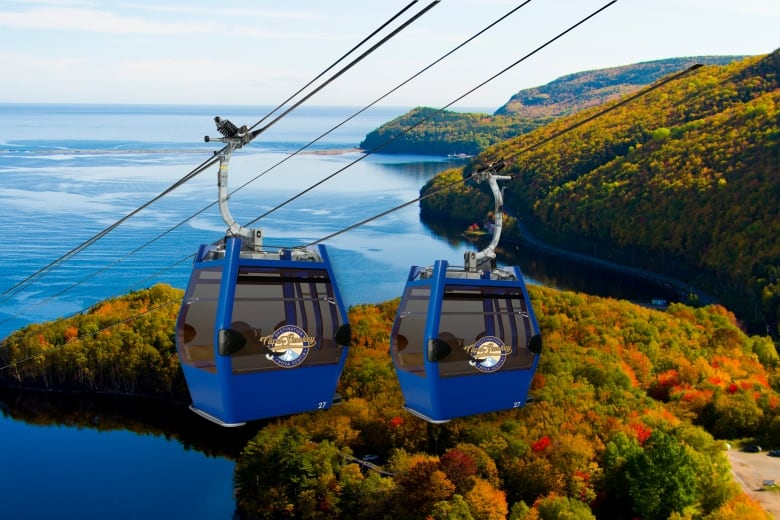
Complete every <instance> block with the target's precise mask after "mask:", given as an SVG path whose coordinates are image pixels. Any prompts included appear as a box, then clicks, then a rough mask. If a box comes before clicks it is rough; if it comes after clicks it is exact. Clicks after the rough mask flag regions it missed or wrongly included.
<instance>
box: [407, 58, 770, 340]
mask: <svg viewBox="0 0 780 520" xmlns="http://www.w3.org/2000/svg"><path fill="white" fill-rule="evenodd" d="M778 72H780V52H774V53H772V54H770V55H768V56H764V57H754V58H748V59H745V60H743V61H739V62H735V63H733V64H730V65H727V66H705V67H702V68H700V69H698V70H696V71H694V72H692V73H691V74H690V75H688V76H686V77H684V78H682V79H680V80H678V81H675V82H673V83H670V84H668V85H666V86H664V87H662V88H660V89H659V90H657V91H655V92H652V93H650V94H648V95H647V96H645V97H642V98H641V99H639V100H637V101H635V102H632V103H630V104H628V105H625V106H623V107H620V108H619V109H617V110H615V111H612V112H610V113H608V114H606V115H605V116H603V117H600V118H598V119H596V120H594V121H592V122H589V123H587V124H585V125H583V126H581V127H579V128H576V129H575V130H574V131H571V132H568V133H565V134H564V135H562V136H561V137H558V138H555V139H552V140H550V141H549V142H547V143H545V144H543V145H542V146H536V145H535V143H540V142H542V141H543V140H544V139H545V138H547V137H549V136H552V135H555V134H556V133H559V132H562V131H564V130H565V129H566V128H569V127H571V126H572V125H575V124H576V123H577V122H578V121H580V120H582V119H584V118H587V117H590V116H592V115H593V114H594V113H596V112H598V111H600V110H601V108H594V109H590V110H586V111H583V112H580V113H578V114H577V115H575V116H572V117H569V118H562V119H559V120H556V121H555V122H553V123H551V124H549V125H547V126H545V127H543V128H541V129H539V130H537V131H535V132H533V133H530V134H527V135H523V136H521V137H519V138H516V139H512V140H508V141H506V142H503V143H501V144H499V145H496V146H494V147H492V148H490V149H489V150H487V151H486V152H485V153H484V154H482V155H481V156H479V157H478V158H477V159H476V160H475V161H474V163H472V164H471V165H469V166H468V167H467V169H468V171H471V170H472V169H473V168H477V167H480V165H484V164H487V163H489V162H494V161H497V160H500V159H507V160H508V163H509V165H508V167H507V168H506V169H505V170H504V171H502V173H507V174H511V175H513V176H514V180H512V181H510V182H508V183H507V190H506V194H505V203H506V206H507V208H508V210H509V212H510V213H511V214H513V215H515V216H516V217H518V218H522V219H524V221H525V223H526V224H528V225H529V226H530V227H531V228H532V229H533V231H534V232H535V234H538V235H542V236H544V237H545V238H546V239H547V240H548V241H551V242H554V243H556V244H557V245H562V246H564V247H566V248H579V249H580V250H581V251H583V252H586V253H592V252H593V250H594V248H595V247H596V246H598V251H599V252H600V254H606V253H608V252H611V253H612V255H613V258H612V259H617V260H618V261H621V262H624V263H633V264H634V265H638V266H640V267H646V268H651V269H654V270H656V271H658V272H662V273H665V274H669V275H672V276H676V277H678V278H682V279H683V280H688V281H690V283H692V284H695V285H701V286H703V287H704V288H705V289H707V290H708V291H710V292H711V293H714V294H715V295H716V296H718V297H719V298H721V301H723V302H725V303H726V304H727V305H728V306H729V308H731V309H734V310H735V311H736V312H737V314H738V315H739V316H740V317H741V318H742V319H744V320H745V321H747V322H748V323H749V325H751V326H752V327H756V329H755V330H761V331H766V327H767V326H768V327H770V328H771V329H772V330H773V332H775V333H776V332H777V325H778V322H779V321H780V281H779V280H778V277H780V240H778V237H779V236H780V214H779V213H780V210H779V209H778V208H780V172H779V171H778V165H779V164H780V119H779V118H780V115H779V114H780V113H779V112H778V107H779V106H780V88H779V87H778V81H780V80H779V78H778ZM529 147H531V148H532V149H531V150H530V151H528V152H523V153H520V150H525V149H527V148H529ZM458 175H460V172H458V171H449V172H445V173H444V174H442V175H441V177H440V178H438V179H434V180H433V181H432V182H431V183H429V185H428V186H426V187H425V188H424V189H423V191H426V190H430V189H431V188H436V187H439V186H442V185H446V184H447V183H448V182H450V181H451V180H452V179H456V178H457V176H458ZM488 207H490V201H489V198H488V195H487V194H486V193H485V192H484V190H478V189H474V188H472V187H470V186H464V187H459V189H458V190H456V191H453V192H446V193H443V194H441V195H436V196H433V197H431V198H429V199H426V200H423V202H422V211H423V216H424V217H425V218H428V219H446V220H447V221H461V222H464V223H470V222H474V221H475V220H476V221H479V220H480V219H484V218H485V213H484V208H488ZM472 208H479V209H480V210H482V211H483V213H481V214H475V213H474V211H473V210H472ZM507 235H508V238H509V239H510V240H511V239H512V232H511V230H510V231H509V232H508V233H507ZM515 238H517V237H515Z"/></svg>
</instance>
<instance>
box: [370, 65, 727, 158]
mask: <svg viewBox="0 0 780 520" xmlns="http://www.w3.org/2000/svg"><path fill="white" fill-rule="evenodd" d="M739 58H740V57H738V56H697V57H694V58H671V59H667V60H658V61H650V62H644V63H637V64H632V65H625V66H622V67H612V68H608V69H600V70H594V71H586V72H578V73H576V74H570V75H568V76H564V77H561V78H558V79H556V80H555V81H552V82H550V83H548V84H547V85H543V86H540V87H535V88H530V89H525V90H521V91H519V92H517V93H516V94H514V95H513V96H512V97H511V98H510V100H509V101H508V102H507V103H506V104H505V105H504V106H502V107H500V108H499V109H498V110H496V112H495V113H494V114H493V115H488V114H475V113H460V112H452V111H447V110H444V111H440V110H438V109H436V108H430V107H418V108H415V109H413V110H411V111H410V112H408V113H406V114H404V115H402V116H400V117H397V118H396V119H394V120H392V121H389V122H388V123H385V124H384V125H382V126H381V127H379V128H377V129H376V130H374V131H372V132H371V133H369V134H368V135H367V136H366V137H365V139H364V140H363V141H362V142H361V143H360V148H363V149H365V150H373V149H378V150H377V151H378V152H379V153H406V154H422V155H448V154H458V153H464V154H468V155H474V154H476V153H479V152H481V151H483V150H485V149H486V148H487V147H489V146H490V145H493V144H496V143H499V142H501V141H503V140H505V139H509V138H512V137H516V136H518V135H520V134H524V133H526V132H530V131H531V130H534V129H536V128H539V127H540V126H542V125H544V124H546V123H549V122H550V121H552V120H553V119H554V118H556V117H560V116H564V115H571V114H574V113H575V112H577V111H579V110H582V109H584V108H588V107H592V106H595V105H599V104H602V103H605V102H608V101H611V100H613V99H616V98H617V97H619V96H621V95H623V94H627V93H630V92H634V91H635V90H637V89H639V88H641V87H642V86H644V85H649V84H650V83H652V82H653V81H655V80H657V79H659V78H661V77H662V76H665V75H666V74H669V73H671V72H675V71H679V70H683V69H685V68H687V67H689V66H691V65H692V64H693V63H705V64H726V63H730V62H732V61H734V60H736V59H739Z"/></svg>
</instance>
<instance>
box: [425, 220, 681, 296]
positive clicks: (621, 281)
mask: <svg viewBox="0 0 780 520" xmlns="http://www.w3.org/2000/svg"><path fill="white" fill-rule="evenodd" d="M421 221H422V223H423V225H424V227H426V228H428V229H429V230H430V231H431V232H432V233H434V234H435V235H436V236H437V237H439V238H442V239H445V240H447V242H448V243H449V244H450V245H452V246H453V247H462V248H463V250H464V251H465V250H467V249H475V250H479V249H481V248H484V247H485V246H487V245H488V244H489V243H490V239H491V236H490V235H483V236H479V237H477V238H476V239H473V238H470V237H467V236H466V235H465V234H464V233H463V229H461V228H460V227H458V226H452V225H447V224H442V223H440V222H429V221H426V220H423V219H421ZM496 256H497V260H498V262H499V264H503V265H517V266H519V267H520V270H521V271H522V273H523V275H524V276H525V277H526V278H527V279H528V283H531V284H535V285H543V286H545V287H551V288H554V289H559V290H565V291H574V292H581V293H586V294H592V295H596V296H602V297H606V298H616V299H621V300H630V301H633V302H637V303H643V304H647V303H650V302H651V301H653V300H664V301H666V302H680V301H682V300H683V299H684V295H682V294H681V293H680V291H679V289H675V288H674V287H672V286H671V285H669V284H667V283H663V282H656V281H652V280H650V279H647V278H645V277H642V276H637V275H631V274H627V273H625V272H620V271H617V270H615V269H610V268H608V267H605V266H601V265H598V264H597V263H593V262H586V261H582V260H576V259H571V258H569V257H567V256H565V255H561V254H556V253H554V252H550V251H548V250H545V249H541V248H539V247H536V246H535V245H534V244H531V243H528V242H525V241H523V242H521V243H512V242H507V241H506V240H502V241H501V242H500V243H499V246H498V247H497V248H496Z"/></svg>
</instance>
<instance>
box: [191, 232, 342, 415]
mask: <svg viewBox="0 0 780 520" xmlns="http://www.w3.org/2000/svg"><path fill="white" fill-rule="evenodd" d="M240 249H241V240H240V239H235V238H228V239H227V240H226V242H225V247H224V251H220V250H217V251H215V250H213V249H211V248H209V247H202V248H201V250H200V252H199V253H198V258H197V259H196V261H195V265H194V269H193V272H192V276H191V279H190V283H189V286H188V288H187V292H186V294H185V297H184V303H183V305H182V309H181V312H180V314H179V319H178V323H177V346H178V349H179V356H180V359H181V362H182V368H183V370H184V375H185V378H186V380H187V386H188V388H189V390H190V395H191V397H192V401H193V404H192V409H193V410H194V411H196V412H197V413H199V414H200V415H202V416H204V417H206V418H208V419H210V420H212V421H214V422H217V423H219V424H222V425H238V424H242V423H244V422H245V421H248V420H254V419H262V418H268V417H276V416H281V415H290V414H294V413H299V412H307V411H313V410H318V409H327V408H329V407H330V406H331V405H332V404H333V402H334V395H335V390H336V385H337V383H338V379H339V376H340V374H341V370H342V369H343V367H344V363H345V361H346V355H347V345H348V344H349V339H350V332H349V325H348V324H347V321H346V312H345V310H344V308H343V306H342V305H341V303H340V301H341V300H340V298H339V295H338V288H337V287H336V284H335V282H334V279H333V273H332V270H331V268H330V263H329V262H328V257H327V253H326V250H325V248H324V246H320V248H319V255H318V257H315V258H314V259H306V260H301V259H294V257H293V256H292V254H291V252H289V251H287V252H282V253H281V254H280V255H279V257H278V258H273V259H267V258H251V257H249V258H247V257H242V256H241V251H240Z"/></svg>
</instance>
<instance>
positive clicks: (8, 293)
mask: <svg viewBox="0 0 780 520" xmlns="http://www.w3.org/2000/svg"><path fill="white" fill-rule="evenodd" d="M440 1H441V0H433V1H432V2H431V3H429V4H428V5H427V6H426V7H424V8H423V9H421V10H420V11H418V12H417V13H415V14H414V15H412V16H411V17H410V18H409V19H408V20H406V21H405V22H404V23H402V24H401V25H400V26H399V27H397V28H395V29H394V30H393V31H391V32H390V33H389V34H388V35H386V36H384V37H383V38H382V39H381V40H380V41H379V42H377V43H375V44H374V45H373V46H371V47H370V48H369V49H368V50H366V51H365V52H363V53H362V54H360V56H358V57H357V58H354V59H353V60H352V61H351V62H350V63H348V64H347V65H345V66H344V67H342V68H341V69H340V70H339V71H338V72H336V73H334V74H333V75H332V76H330V77H329V78H328V79H326V80H325V81H324V82H323V83H322V84H320V85H318V86H317V87H316V88H315V89H313V90H312V91H311V92H309V93H308V94H306V95H305V96H304V97H303V98H302V99H301V100H299V101H297V102H296V103H295V104H293V105H292V106H291V107H289V108H288V109H287V110H285V111H284V112H282V113H281V114H279V115H278V116H277V117H276V118H275V119H273V120H272V121H271V122H270V123H268V124H267V125H265V126H264V127H262V128H260V129H258V130H253V131H251V132H250V133H249V134H248V135H247V138H246V141H245V142H244V143H243V144H248V143H249V142H251V141H252V140H253V139H254V138H255V137H257V136H258V135H260V133H262V132H263V131H265V130H266V129H268V128H269V127H270V126H272V125H273V124H275V123H276V122H278V121H279V120H280V119H281V118H283V117H285V116H286V115H287V114H289V113H290V112H291V111H292V110H294V109H295V108H297V107H298V106H300V105H301V104H302V103H304V102H305V101H307V100H308V99H310V98H311V97H312V96H313V95H315V94H316V93H317V92H319V91H320V90H322V89H323V88H325V86H327V85H329V84H330V83H332V82H333V81H334V80H335V79H336V78H338V77H339V76H341V75H342V74H344V73H345V72H346V71H348V70H349V69H351V68H352V67H353V66H355V65H356V64H357V63H359V62H360V61H362V60H363V59H364V58H366V57H367V56H368V55H370V54H371V53H372V52H374V51H375V50H376V49H377V48H379V47H380V46H381V45H383V44H384V43H386V42H387V41H388V40H390V39H391V38H393V37H394V36H395V35H397V34H398V33H399V32H400V31H402V30H403V29H405V28H406V27H408V26H409V25H410V24H411V23H413V22H414V21H416V20H417V19H419V18H420V17H421V16H422V15H423V14H425V13H427V12H428V11H429V10H430V9H431V8H433V7H434V6H435V5H437V4H438V3H439V2H440ZM416 2H417V0H415V1H414V2H412V4H409V5H407V6H406V7H404V8H403V9H402V10H401V12H400V13H398V14H396V15H395V16H393V17H392V19H391V20H390V21H392V20H395V19H396V18H398V16H399V15H400V14H401V13H403V12H405V11H406V10H408V9H409V7H411V5H413V4H414V3H416ZM388 23H390V22H386V23H385V24H383V25H382V27H380V29H378V30H376V31H374V32H373V33H372V35H374V34H376V33H377V32H378V31H379V30H381V29H382V28H384V27H386V26H387V25H388ZM369 38H370V37H369ZM367 39H368V38H366V39H364V40H363V42H365V41H366V40H367ZM363 42H361V44H362V43H363ZM357 47H358V46H356V47H354V48H353V49H352V50H350V51H349V53H347V54H350V53H352V52H353V51H354V49H356V48H357ZM345 56H346V54H345V55H344V56H342V57H341V58H339V59H338V60H337V61H336V63H338V62H340V61H342V60H343V59H344V57H345ZM332 67H333V65H330V66H329V67H328V69H327V70H329V69H330V68H332ZM323 74H324V73H322V74H320V76H322V75H323ZM318 77H319V76H318ZM311 83H312V82H309V84H311ZM307 86H308V84H307ZM305 88H306V87H304V88H303V89H305ZM303 89H301V91H302V90H303ZM275 110H276V109H275ZM266 117H267V116H266ZM264 119H265V118H264ZM264 119H263V120H264ZM255 126H257V124H255V125H253V126H252V128H254V127H255ZM226 149H227V146H225V147H223V149H222V150H221V152H224V151H226ZM219 153H220V152H215V153H214V155H213V156H211V157H210V158H209V159H207V160H205V161H203V162H202V163H201V164H200V165H198V166H196V167H195V168H194V169H193V170H192V171H190V172H189V173H188V174H186V175H185V176H184V177H182V178H181V179H179V180H178V181H176V182H175V183H173V184H172V185H171V186H169V187H168V188H166V189H165V190H164V191H162V192H161V193H159V194H158V195H156V196H155V197H153V198H152V199H150V200H149V201H147V202H146V203H144V204H142V205H141V206H139V207H138V208H136V209H134V210H133V211H131V212H130V213H128V214H127V215H125V216H124V217H122V218H120V219H119V220H117V221H116V222H114V223H113V224H111V225H110V226H108V227H107V228H105V229H103V230H102V231H100V232H99V233H97V234H96V235H94V236H92V237H91V238H89V239H87V240H86V241H84V242H82V243H81V244H79V245H78V246H76V247H74V248H73V249H71V250H70V251H68V252H67V253H65V254H63V255H62V256H60V257H58V258H57V259H55V260H54V261H52V262H50V263H49V264H47V265H46V266H44V267H42V268H40V269H38V270H37V271H36V272H34V273H33V274H31V275H29V276H28V277H26V278H25V279H23V280H21V281H19V282H17V283H16V284H14V285H12V286H11V287H9V288H7V289H6V290H4V291H3V292H2V293H0V302H3V301H6V300H7V299H8V298H10V297H12V296H13V295H15V294H17V293H18V292H20V291H21V290H23V289H24V288H26V287H27V286H29V285H30V284H31V283H32V282H33V281H34V280H35V279H37V278H39V277H40V276H42V275H44V274H45V273H47V272H48V271H50V270H51V269H52V268H54V267H55V266H56V265H58V264H60V263H62V262H64V261H66V260H68V259H70V258H72V257H73V256H76V255H77V254H79V253H81V252H82V251H84V250H85V249H86V248H88V247H89V246H91V245H92V244H94V243H95V242H97V241H98V240H100V239H102V238H103V237H105V236H106V235H107V234H109V233H110V232H111V231H113V230H114V229H116V228H117V227H119V226H120V225H122V224H123V223H124V222H126V221H127V220H128V219H130V218H131V217H133V216H135V215H137V214H138V213H140V212H141V211H142V210H144V209H145V208H147V207H149V206H150V205H152V204H153V203H155V202H157V201H158V200H160V199H161V198H162V197H164V196H166V195H168V194H169V193H171V192H172V191H174V190H175V189H176V188H178V187H180V186H181V185H183V184H184V183H185V182H187V181H189V180H191V179H192V178H194V177H195V176H197V175H198V174H200V173H202V172H203V171H205V170H206V169H208V168H209V167H211V166H212V165H214V164H215V163H216V162H217V161H218V160H219Z"/></svg>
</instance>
